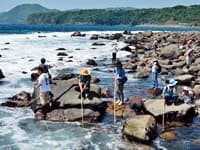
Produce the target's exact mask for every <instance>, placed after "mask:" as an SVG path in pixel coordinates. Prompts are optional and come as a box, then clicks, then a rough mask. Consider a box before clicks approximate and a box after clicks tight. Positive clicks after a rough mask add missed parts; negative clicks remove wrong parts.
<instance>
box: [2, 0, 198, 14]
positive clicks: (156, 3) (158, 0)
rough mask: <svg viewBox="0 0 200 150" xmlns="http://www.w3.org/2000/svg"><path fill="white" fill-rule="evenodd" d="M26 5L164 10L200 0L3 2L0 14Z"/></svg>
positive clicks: (19, 0)
mask: <svg viewBox="0 0 200 150" xmlns="http://www.w3.org/2000/svg"><path fill="white" fill-rule="evenodd" d="M25 3H26V4H36V3H37V4H41V5H42V6H44V7H47V8H56V9H60V10H68V9H76V8H81V9H84V8H89V9H90V8H109V7H134V8H162V7H171V6H176V5H186V6H188V5H193V4H200V0H1V3H0V12H2V11H8V10H10V9H11V8H13V7H15V6H17V5H20V4H25Z"/></svg>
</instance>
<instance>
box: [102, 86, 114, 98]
mask: <svg viewBox="0 0 200 150" xmlns="http://www.w3.org/2000/svg"><path fill="white" fill-rule="evenodd" d="M111 96H112V92H111V91H110V89H108V88H104V89H102V90H101V97H104V98H109V97H111Z"/></svg>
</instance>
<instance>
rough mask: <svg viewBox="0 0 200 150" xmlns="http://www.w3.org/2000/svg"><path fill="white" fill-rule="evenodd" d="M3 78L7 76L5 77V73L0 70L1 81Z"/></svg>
mask: <svg viewBox="0 0 200 150" xmlns="http://www.w3.org/2000/svg"><path fill="white" fill-rule="evenodd" d="M3 78H5V76H4V74H3V72H2V71H1V69H0V79H3Z"/></svg>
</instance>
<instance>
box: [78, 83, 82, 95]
mask: <svg viewBox="0 0 200 150" xmlns="http://www.w3.org/2000/svg"><path fill="white" fill-rule="evenodd" d="M78 84H79V88H80V91H81V93H82V92H83V86H82V83H81V81H80V80H79V83H78Z"/></svg>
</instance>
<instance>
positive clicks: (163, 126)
mask: <svg viewBox="0 0 200 150" xmlns="http://www.w3.org/2000/svg"><path fill="white" fill-rule="evenodd" d="M162 130H163V131H164V130H165V99H163V116H162Z"/></svg>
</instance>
